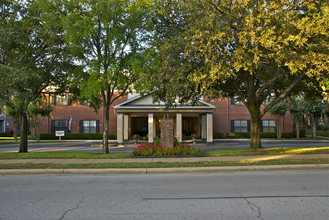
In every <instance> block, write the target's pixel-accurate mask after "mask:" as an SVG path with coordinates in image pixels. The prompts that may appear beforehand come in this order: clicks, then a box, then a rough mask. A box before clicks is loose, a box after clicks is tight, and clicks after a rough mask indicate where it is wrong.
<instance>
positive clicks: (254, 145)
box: [249, 110, 263, 149]
mask: <svg viewBox="0 0 329 220" xmlns="http://www.w3.org/2000/svg"><path fill="white" fill-rule="evenodd" d="M250 114H251V136H250V146H249V148H250V149H259V148H263V147H262V144H261V139H260V125H261V122H262V117H261V116H260V112H259V111H258V112H257V110H256V111H255V112H250Z"/></svg>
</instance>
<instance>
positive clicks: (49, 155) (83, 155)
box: [0, 147, 329, 159]
mask: <svg viewBox="0 0 329 220" xmlns="http://www.w3.org/2000/svg"><path fill="white" fill-rule="evenodd" d="M201 154H202V155H205V156H211V157H221V156H256V155H283V154H329V147H311V148H297V147H296V148H290V147H287V148H266V149H259V150H249V149H243V150H205V151H201ZM131 156H132V153H130V152H116V153H110V154H101V153H93V152H29V153H0V159H106V158H109V159H119V158H128V157H131Z"/></svg>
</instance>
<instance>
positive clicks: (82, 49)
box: [64, 0, 152, 154]
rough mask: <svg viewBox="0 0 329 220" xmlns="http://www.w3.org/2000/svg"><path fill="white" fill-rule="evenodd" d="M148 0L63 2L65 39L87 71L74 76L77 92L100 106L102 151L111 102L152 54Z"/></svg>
mask: <svg viewBox="0 0 329 220" xmlns="http://www.w3.org/2000/svg"><path fill="white" fill-rule="evenodd" d="M151 6H152V2H151V1H146V0H135V1H130V0H119V1H117V0H98V1H96V0H76V1H71V2H69V3H68V4H67V5H66V10H67V11H68V15H67V16H66V18H65V21H64V23H65V28H66V29H65V30H66V32H67V36H66V40H67V43H68V44H69V45H70V48H71V52H72V54H73V55H74V57H75V59H76V62H78V63H80V64H81V65H83V66H84V67H85V68H84V70H85V71H81V72H80V73H76V74H75V75H74V76H73V80H74V83H75V84H76V85H78V86H77V87H78V89H79V90H80V92H81V93H80V95H81V96H82V98H85V99H87V100H88V101H89V103H90V104H91V106H92V107H94V109H95V110H97V109H99V108H100V107H101V106H102V107H103V116H104V117H103V118H104V121H103V123H104V124H103V125H104V126H103V127H104V132H103V153H104V154H107V153H109V148H108V135H109V134H108V131H109V114H110V111H109V109H110V106H111V105H112V104H113V103H114V102H115V101H116V100H117V99H118V98H120V97H123V96H124V95H126V93H127V92H128V91H129V90H130V89H132V86H133V85H134V86H135V87H136V84H137V83H138V80H139V79H141V78H142V76H143V74H144V70H143V66H144V65H147V64H148V61H147V60H145V59H147V58H148V57H150V56H149V55H150V53H152V50H150V48H149V46H148V45H149V44H148V41H149V37H150V34H151V33H150V32H149V31H148V29H147V28H148V22H149V19H148V17H147V16H148V12H149V7H151Z"/></svg>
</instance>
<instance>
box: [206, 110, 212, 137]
mask: <svg viewBox="0 0 329 220" xmlns="http://www.w3.org/2000/svg"><path fill="white" fill-rule="evenodd" d="M207 142H213V117H212V113H207Z"/></svg>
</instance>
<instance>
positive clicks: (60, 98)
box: [52, 94, 70, 105]
mask: <svg viewBox="0 0 329 220" xmlns="http://www.w3.org/2000/svg"><path fill="white" fill-rule="evenodd" d="M52 104H53V105H70V97H69V95H68V94H65V95H53V96H52Z"/></svg>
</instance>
